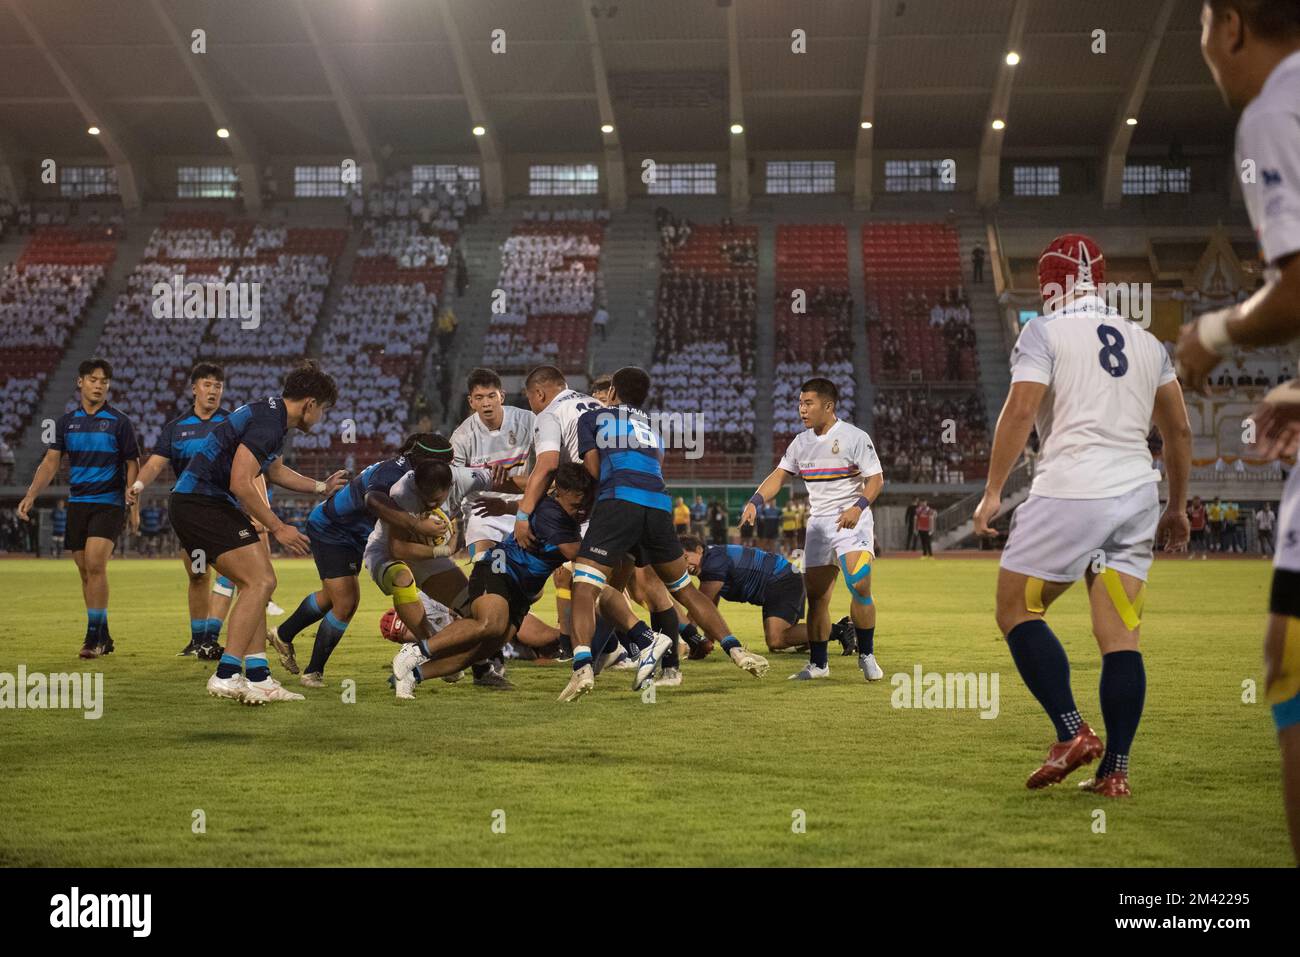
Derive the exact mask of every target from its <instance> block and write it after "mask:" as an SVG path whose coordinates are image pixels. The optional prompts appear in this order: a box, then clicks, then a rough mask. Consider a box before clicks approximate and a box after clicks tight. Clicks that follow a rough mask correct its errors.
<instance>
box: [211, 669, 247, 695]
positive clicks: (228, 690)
mask: <svg viewBox="0 0 1300 957" xmlns="http://www.w3.org/2000/svg"><path fill="white" fill-rule="evenodd" d="M247 684H248V683H247V682H246V681H245V680H244V676H243V675H242V674H235V675H231V676H230V677H229V678H218V677H217V673H216V672H215V671H214V672H212V677H210V678H208V694H210V695H212V697H214V698H233V699H235V700H236V701H242V700H243V697H244V691H245V690H246V685H247Z"/></svg>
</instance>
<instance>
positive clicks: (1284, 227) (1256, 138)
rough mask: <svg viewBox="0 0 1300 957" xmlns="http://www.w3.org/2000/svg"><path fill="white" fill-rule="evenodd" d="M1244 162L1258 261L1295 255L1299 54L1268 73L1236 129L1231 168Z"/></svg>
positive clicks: (1299, 199) (1298, 243)
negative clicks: (1250, 172) (1250, 174)
mask: <svg viewBox="0 0 1300 957" xmlns="http://www.w3.org/2000/svg"><path fill="white" fill-rule="evenodd" d="M1246 162H1250V163H1251V164H1252V165H1253V167H1254V172H1255V181H1254V182H1253V183H1243V184H1242V190H1241V191H1242V195H1243V196H1244V198H1245V200H1246V212H1247V213H1248V214H1249V215H1250V222H1251V225H1252V226H1254V227H1255V234H1256V236H1258V238H1259V246H1260V249H1261V251H1262V252H1263V254H1264V261H1265V263H1266V264H1267V265H1268V266H1269V267H1274V264H1275V263H1277V261H1278V260H1279V259H1283V258H1285V257H1286V256H1288V255H1290V254H1291V253H1294V252H1300V52H1298V53H1292V54H1291V55H1290V56H1289V57H1287V58H1286V59H1285V60H1283V61H1282V62H1281V63H1279V64H1278V65H1277V66H1276V67H1274V68H1273V72H1272V73H1270V74H1269V77H1268V80H1266V81H1265V83H1264V86H1263V88H1262V89H1261V90H1260V91H1259V95H1258V96H1257V97H1255V99H1253V100H1252V101H1251V102H1250V105H1249V106H1247V107H1246V109H1245V110H1244V111H1243V112H1242V114H1241V121H1240V122H1239V123H1238V124H1237V169H1239V170H1240V169H1242V164H1243V163H1246Z"/></svg>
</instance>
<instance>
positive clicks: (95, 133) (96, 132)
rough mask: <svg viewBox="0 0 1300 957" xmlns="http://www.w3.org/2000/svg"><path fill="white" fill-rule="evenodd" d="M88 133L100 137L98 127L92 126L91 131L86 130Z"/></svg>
mask: <svg viewBox="0 0 1300 957" xmlns="http://www.w3.org/2000/svg"><path fill="white" fill-rule="evenodd" d="M86 132H87V133H89V134H90V135H91V136H98V135H99V127H98V126H92V127H91V128H90V129H88V130H86Z"/></svg>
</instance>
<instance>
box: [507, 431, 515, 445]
mask: <svg viewBox="0 0 1300 957" xmlns="http://www.w3.org/2000/svg"><path fill="white" fill-rule="evenodd" d="M506 438H507V439H509V440H510V444H511V445H514V444H515V430H514V429H511V430H510V432H509V434H508V435H507V436H506Z"/></svg>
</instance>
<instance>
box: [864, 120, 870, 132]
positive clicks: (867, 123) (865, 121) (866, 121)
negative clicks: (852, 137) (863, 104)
mask: <svg viewBox="0 0 1300 957" xmlns="http://www.w3.org/2000/svg"><path fill="white" fill-rule="evenodd" d="M862 128H863V129H864V130H869V129H871V121H870V120H863V121H862Z"/></svg>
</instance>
